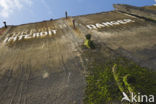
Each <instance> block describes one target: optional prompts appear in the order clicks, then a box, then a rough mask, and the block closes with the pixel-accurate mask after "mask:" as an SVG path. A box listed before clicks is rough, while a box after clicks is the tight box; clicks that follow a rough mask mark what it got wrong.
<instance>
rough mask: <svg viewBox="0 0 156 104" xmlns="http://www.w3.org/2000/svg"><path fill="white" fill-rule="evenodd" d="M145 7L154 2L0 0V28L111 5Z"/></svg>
mask: <svg viewBox="0 0 156 104" xmlns="http://www.w3.org/2000/svg"><path fill="white" fill-rule="evenodd" d="M118 3H120V4H130V5H134V6H145V5H153V4H156V0H0V27H2V26H3V23H2V22H3V21H6V22H7V24H9V25H19V24H24V23H30V22H39V21H43V20H49V19H51V18H53V19H57V18H61V17H64V15H65V13H64V12H65V11H68V14H69V15H70V16H77V15H84V14H90V13H97V12H102V11H111V10H113V9H114V8H113V6H112V4H118Z"/></svg>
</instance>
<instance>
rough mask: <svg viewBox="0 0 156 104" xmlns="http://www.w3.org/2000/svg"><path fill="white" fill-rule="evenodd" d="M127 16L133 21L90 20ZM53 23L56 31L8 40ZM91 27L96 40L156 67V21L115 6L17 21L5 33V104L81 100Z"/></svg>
mask: <svg viewBox="0 0 156 104" xmlns="http://www.w3.org/2000/svg"><path fill="white" fill-rule="evenodd" d="M73 19H74V20H75V26H76V28H75V29H74V28H73V24H72V20H73ZM124 19H131V20H132V21H131V22H128V23H125V24H124V23H122V22H121V21H120V22H121V23H120V24H118V25H110V24H109V25H108V26H102V27H100V28H97V29H89V28H87V26H86V25H94V24H95V25H96V24H97V23H102V22H104V23H106V22H109V23H110V21H118V20H124ZM100 26H101V25H100ZM49 29H50V30H51V29H55V30H57V33H56V34H52V35H51V36H47V37H40V38H37V37H35V38H31V39H23V38H22V39H21V40H20V41H17V40H16V41H13V40H12V41H10V42H9V43H7V44H4V40H5V39H6V38H7V37H13V36H16V35H18V36H20V35H21V33H22V32H25V33H26V34H32V33H35V32H45V31H48V30H49ZM88 33H89V34H91V35H92V39H93V40H94V41H95V42H96V43H99V44H100V43H101V44H105V46H106V47H108V48H110V49H112V50H113V51H114V52H116V53H117V54H120V55H123V56H125V57H128V58H130V59H133V60H134V61H135V62H137V63H138V64H140V65H142V66H146V67H148V68H151V69H153V70H156V69H155V67H156V54H155V53H156V35H155V33H156V23H152V22H150V21H147V20H144V19H141V18H139V17H134V16H131V15H128V14H125V13H121V12H118V11H111V12H106V13H98V14H91V15H85V16H77V17H72V18H68V19H59V20H53V21H45V22H40V23H31V24H25V25H19V26H12V27H8V28H7V30H6V31H5V32H4V33H3V35H1V36H0V104H82V103H83V97H84V89H85V86H86V83H85V75H84V72H85V70H84V69H85V68H84V62H83V57H81V48H80V46H81V45H82V44H83V41H84V39H85V35H86V34H88ZM101 53H102V52H101ZM97 56H98V55H97ZM99 57H100V56H99ZM99 59H100V58H99ZM101 63H102V62H101Z"/></svg>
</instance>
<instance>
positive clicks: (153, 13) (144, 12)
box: [114, 4, 156, 20]
mask: <svg viewBox="0 0 156 104" xmlns="http://www.w3.org/2000/svg"><path fill="white" fill-rule="evenodd" d="M114 8H115V9H116V10H118V11H121V12H125V13H128V14H133V15H136V16H140V17H145V18H147V19H151V20H156V10H149V9H146V8H140V7H134V6H130V5H122V4H115V5H114Z"/></svg>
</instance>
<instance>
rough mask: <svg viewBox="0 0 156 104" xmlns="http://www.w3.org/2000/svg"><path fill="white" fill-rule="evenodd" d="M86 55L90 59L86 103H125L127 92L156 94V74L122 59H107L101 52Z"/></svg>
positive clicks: (116, 57) (115, 57) (117, 57)
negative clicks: (123, 101)
mask: <svg viewBox="0 0 156 104" xmlns="http://www.w3.org/2000/svg"><path fill="white" fill-rule="evenodd" d="M85 55H86V57H87V58H88V59H89V62H88V64H87V65H88V66H87V67H88V73H89V74H88V75H87V77H86V80H87V88H86V97H85V99H84V103H85V104H104V103H106V104H110V103H111V102H112V101H121V99H122V92H123V91H124V92H125V93H127V94H129V92H134V93H136V94H137V93H141V94H146V95H156V88H155V87H156V80H155V79H156V72H152V71H150V70H149V69H146V68H143V67H140V66H138V65H137V64H135V63H134V62H132V61H130V60H128V59H125V58H121V57H120V56H115V55H113V56H111V58H110V57H107V58H106V57H104V56H101V55H102V54H101V53H99V52H98V53H96V52H94V53H89V52H86V54H85ZM98 55H100V57H98ZM112 57H113V58H112Z"/></svg>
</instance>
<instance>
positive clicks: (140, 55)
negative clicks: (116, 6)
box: [76, 11, 156, 70]
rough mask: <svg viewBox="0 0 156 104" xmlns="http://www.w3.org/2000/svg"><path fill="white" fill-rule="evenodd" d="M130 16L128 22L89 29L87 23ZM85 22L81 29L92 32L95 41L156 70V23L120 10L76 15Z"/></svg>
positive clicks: (78, 19) (80, 21)
mask: <svg viewBox="0 0 156 104" xmlns="http://www.w3.org/2000/svg"><path fill="white" fill-rule="evenodd" d="M124 18H128V19H131V20H134V21H135V22H131V23H128V24H121V25H114V26H111V25H110V26H105V27H103V28H98V29H91V30H88V29H87V28H86V25H90V24H96V23H102V22H107V21H116V20H122V19H124ZM76 19H77V21H78V22H79V23H81V24H84V27H83V28H81V30H82V29H83V30H85V29H84V28H86V30H85V32H86V33H87V32H88V33H90V34H92V36H93V39H94V41H99V42H103V43H105V44H106V45H107V46H108V47H109V48H111V49H113V50H114V51H115V52H117V53H119V54H121V55H123V56H126V57H128V58H130V59H133V60H134V61H135V62H137V63H138V64H140V65H141V66H145V67H148V68H151V69H153V70H156V54H155V52H156V34H155V33H156V23H152V22H150V21H147V20H144V19H140V18H138V17H134V16H130V15H127V14H124V13H120V12H118V11H112V12H106V13H100V14H91V15H87V16H80V17H76Z"/></svg>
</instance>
